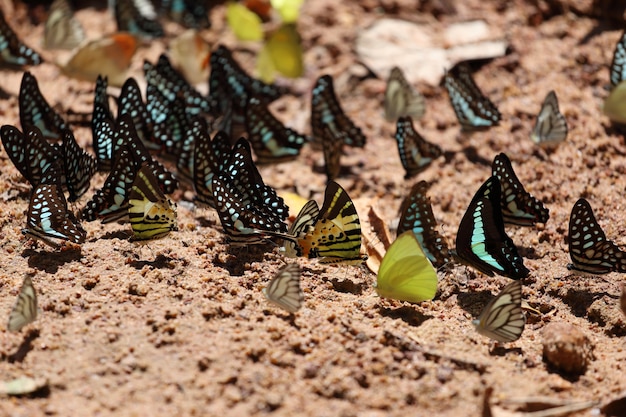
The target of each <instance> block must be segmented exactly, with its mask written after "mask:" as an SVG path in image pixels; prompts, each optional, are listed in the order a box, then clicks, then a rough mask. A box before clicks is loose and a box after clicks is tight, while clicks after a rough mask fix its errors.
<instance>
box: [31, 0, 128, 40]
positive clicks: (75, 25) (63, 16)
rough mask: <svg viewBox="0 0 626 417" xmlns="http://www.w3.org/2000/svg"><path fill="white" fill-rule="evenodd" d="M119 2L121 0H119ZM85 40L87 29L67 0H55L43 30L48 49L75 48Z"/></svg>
mask: <svg viewBox="0 0 626 417" xmlns="http://www.w3.org/2000/svg"><path fill="white" fill-rule="evenodd" d="M118 3H119V2H118ZM84 40H85V31H84V30H83V27H82V26H81V25H80V22H79V21H78V20H76V18H75V17H74V12H73V11H72V7H71V6H70V4H69V3H68V1H67V0H54V1H53V2H52V5H51V6H50V11H49V13H48V19H47V20H46V25H45V27H44V32H43V47H44V48H46V49H69V50H71V49H74V48H76V47H77V46H78V45H80V44H81V42H82V41H84Z"/></svg>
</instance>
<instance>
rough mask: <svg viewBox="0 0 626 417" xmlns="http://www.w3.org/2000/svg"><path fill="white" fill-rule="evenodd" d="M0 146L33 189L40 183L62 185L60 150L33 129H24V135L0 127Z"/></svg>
mask: <svg viewBox="0 0 626 417" xmlns="http://www.w3.org/2000/svg"><path fill="white" fill-rule="evenodd" d="M0 136H1V137H2V144H3V145H4V149H5V151H6V153H7V154H8V155H9V159H11V162H13V165H15V168H17V170H18V171H19V172H20V174H22V176H23V177H24V178H26V180H28V182H29V183H30V184H31V185H32V186H33V187H34V186H36V185H38V184H40V183H49V184H57V185H59V186H61V185H62V184H64V183H65V178H64V176H63V168H62V166H61V161H62V158H63V157H62V156H61V152H60V150H59V149H58V148H57V147H55V146H53V145H52V144H50V143H49V142H48V141H47V140H45V139H44V137H43V135H42V134H41V131H40V130H39V129H38V128H37V127H35V126H28V127H27V128H26V131H25V132H24V134H22V132H20V131H19V129H17V128H16V127H15V126H11V125H4V126H2V128H0Z"/></svg>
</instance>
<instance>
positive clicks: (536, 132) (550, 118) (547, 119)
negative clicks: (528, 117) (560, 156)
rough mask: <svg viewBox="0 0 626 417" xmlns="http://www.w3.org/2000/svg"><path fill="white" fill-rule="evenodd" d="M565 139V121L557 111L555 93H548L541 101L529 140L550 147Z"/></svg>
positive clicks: (557, 103)
mask: <svg viewBox="0 0 626 417" xmlns="http://www.w3.org/2000/svg"><path fill="white" fill-rule="evenodd" d="M566 137H567V120H565V116H563V115H562V114H561V112H560V111H559V102H558V100H557V98H556V94H555V92H554V91H550V92H549V93H548V95H547V96H546V98H545V100H544V101H543V105H542V106H541V111H540V112H539V115H538V116H537V122H536V123H535V128H534V129H533V132H532V133H531V135H530V138H531V139H532V140H533V141H534V142H535V143H536V144H538V145H539V146H542V147H551V146H554V145H557V144H559V143H560V142H563V141H564V140H565V138H566Z"/></svg>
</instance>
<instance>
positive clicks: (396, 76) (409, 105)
mask: <svg viewBox="0 0 626 417" xmlns="http://www.w3.org/2000/svg"><path fill="white" fill-rule="evenodd" d="M384 107H385V119H387V121H389V122H395V121H396V120H398V118H399V117H403V116H409V117H412V118H414V119H420V118H421V117H422V116H423V115H424V112H425V111H426V102H425V99H424V96H423V95H422V94H420V92H419V91H416V90H415V89H414V88H413V87H412V86H411V84H409V82H408V81H407V80H406V78H405V77H404V74H403V73H402V70H401V69H400V68H398V67H393V68H392V69H391V72H390V73H389V78H388V79H387V88H386V89H385V103H384Z"/></svg>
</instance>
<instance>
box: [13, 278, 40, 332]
mask: <svg viewBox="0 0 626 417" xmlns="http://www.w3.org/2000/svg"><path fill="white" fill-rule="evenodd" d="M36 318H37V294H36V293H35V287H33V282H32V281H31V279H30V276H28V275H27V276H25V277H24V282H23V284H22V289H21V290H20V293H19V295H18V296H17V301H16V302H15V305H14V306H13V309H12V310H11V314H9V323H8V324H7V329H8V330H9V331H10V332H17V331H19V330H20V329H21V328H22V327H24V326H26V325H27V324H29V323H32V322H33V321H35V319H36Z"/></svg>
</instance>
